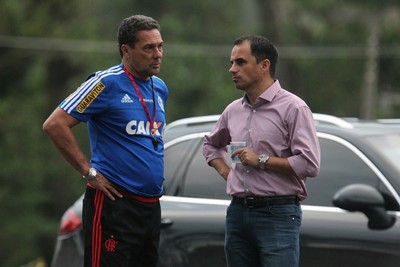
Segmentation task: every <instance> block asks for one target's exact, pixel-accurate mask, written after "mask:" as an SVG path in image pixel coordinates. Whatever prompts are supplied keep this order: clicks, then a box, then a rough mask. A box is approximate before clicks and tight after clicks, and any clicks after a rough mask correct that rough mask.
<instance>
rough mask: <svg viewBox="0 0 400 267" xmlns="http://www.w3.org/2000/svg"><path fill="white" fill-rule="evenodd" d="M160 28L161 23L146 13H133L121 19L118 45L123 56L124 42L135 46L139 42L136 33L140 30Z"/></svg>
mask: <svg viewBox="0 0 400 267" xmlns="http://www.w3.org/2000/svg"><path fill="white" fill-rule="evenodd" d="M153 29H156V30H159V31H160V24H159V23H158V22H157V21H156V20H155V19H153V18H151V17H147V16H144V15H133V16H130V17H128V18H125V19H123V20H122V21H121V23H120V24H119V27H118V36H117V37H118V45H119V46H118V47H119V54H120V55H121V57H122V51H121V46H122V45H123V44H126V45H129V46H130V47H133V46H134V45H135V43H136V42H137V39H136V34H137V32H138V31H146V30H153Z"/></svg>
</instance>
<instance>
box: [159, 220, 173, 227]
mask: <svg viewBox="0 0 400 267" xmlns="http://www.w3.org/2000/svg"><path fill="white" fill-rule="evenodd" d="M173 223H174V222H173V221H172V220H171V219H169V218H161V227H168V226H171V225H172V224H173Z"/></svg>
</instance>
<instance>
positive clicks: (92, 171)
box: [83, 167, 97, 181]
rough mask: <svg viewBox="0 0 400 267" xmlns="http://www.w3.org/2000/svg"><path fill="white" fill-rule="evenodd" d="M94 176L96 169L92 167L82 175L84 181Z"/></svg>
mask: <svg viewBox="0 0 400 267" xmlns="http://www.w3.org/2000/svg"><path fill="white" fill-rule="evenodd" d="M96 176H97V170H96V169H95V168H93V167H92V168H90V169H89V171H88V174H86V175H84V176H83V179H85V180H86V181H89V180H92V179H94V178H96Z"/></svg>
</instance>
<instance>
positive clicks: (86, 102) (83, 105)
mask: <svg viewBox="0 0 400 267" xmlns="http://www.w3.org/2000/svg"><path fill="white" fill-rule="evenodd" d="M104 88H106V86H105V85H104V83H102V82H99V83H98V84H96V85H95V87H93V89H92V90H91V91H90V92H89V94H87V96H86V97H85V98H84V99H83V100H82V101H81V103H79V104H78V106H77V107H76V110H77V111H78V112H79V113H83V112H84V111H85V109H87V108H88V107H89V105H90V104H91V103H92V102H93V101H94V100H95V99H96V97H97V96H98V95H99V94H100V93H101V91H103V90H104Z"/></svg>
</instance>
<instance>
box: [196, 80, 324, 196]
mask: <svg viewBox="0 0 400 267" xmlns="http://www.w3.org/2000/svg"><path fill="white" fill-rule="evenodd" d="M235 141H237V142H238V141H245V142H246V146H247V147H248V148H250V149H252V150H253V151H255V152H256V153H258V154H266V155H269V156H275V157H282V158H287V159H288V161H289V164H290V166H291V167H292V169H293V170H294V172H295V173H296V176H289V175H286V174H282V173H279V172H276V171H271V170H261V169H259V168H253V167H250V166H244V165H242V164H241V163H232V164H231V171H230V173H229V176H228V179H227V193H228V194H229V195H234V196H239V197H243V196H248V195H254V196H285V195H296V196H298V197H299V198H300V200H303V199H305V198H306V197H307V189H306V185H305V183H306V179H307V177H314V176H316V175H318V172H319V166H320V147H319V142H318V138H317V135H316V130H315V124H314V120H313V116H312V113H311V110H310V108H309V107H308V106H307V104H306V103H305V102H304V101H303V100H302V99H300V98H299V97H297V96H296V95H294V94H292V93H290V92H288V91H286V90H285V89H283V88H282V87H281V86H280V84H279V81H278V80H276V81H275V82H274V84H273V85H272V86H271V87H269V88H268V89H267V90H266V91H265V92H264V93H263V94H261V95H260V96H259V97H258V99H257V100H256V103H255V104H254V105H253V106H251V105H250V104H249V103H248V101H247V98H246V96H244V97H243V98H241V99H237V100H235V101H233V102H232V103H231V104H229V105H228V106H227V107H226V109H225V110H224V112H223V113H222V115H221V117H220V119H219V120H218V122H217V123H216V125H215V126H214V128H213V129H212V131H211V132H210V134H208V135H206V136H205V138H204V146H203V154H204V156H205V158H206V161H207V163H209V162H210V161H211V160H213V159H216V158H226V156H227V149H226V146H227V145H229V143H230V142H235Z"/></svg>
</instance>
